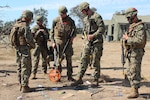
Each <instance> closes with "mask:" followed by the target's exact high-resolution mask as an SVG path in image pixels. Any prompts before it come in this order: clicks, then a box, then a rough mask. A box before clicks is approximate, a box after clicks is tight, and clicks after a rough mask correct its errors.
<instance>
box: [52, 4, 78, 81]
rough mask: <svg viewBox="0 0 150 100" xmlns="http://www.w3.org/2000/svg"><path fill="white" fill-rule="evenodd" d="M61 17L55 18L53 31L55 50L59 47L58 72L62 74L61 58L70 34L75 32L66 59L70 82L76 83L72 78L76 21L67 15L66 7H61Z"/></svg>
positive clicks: (66, 52) (59, 10)
mask: <svg viewBox="0 0 150 100" xmlns="http://www.w3.org/2000/svg"><path fill="white" fill-rule="evenodd" d="M58 12H59V15H60V16H59V17H57V18H55V19H54V20H53V23H52V29H51V40H52V42H53V48H56V47H57V49H58V50H57V51H59V54H58V56H57V61H56V62H57V64H56V66H58V70H59V71H60V73H61V72H62V66H61V63H60V61H59V60H60V59H61V58H60V57H61V56H62V51H63V49H64V46H65V45H66V42H67V40H68V38H70V37H69V36H70V33H71V32H72V30H74V35H73V37H71V38H70V39H71V42H70V43H69V45H68V47H67V49H66V51H65V58H66V63H67V76H68V80H69V81H74V79H73V78H72V73H73V69H72V56H73V47H72V43H73V39H74V37H75V36H76V26H75V23H74V20H73V19H72V18H71V17H69V15H67V12H68V10H67V8H66V7H65V6H60V7H59V9H58Z"/></svg>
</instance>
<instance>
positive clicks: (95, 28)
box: [71, 2, 105, 86]
mask: <svg viewBox="0 0 150 100" xmlns="http://www.w3.org/2000/svg"><path fill="white" fill-rule="evenodd" d="M79 9H80V11H81V12H82V14H84V15H85V16H86V17H85V18H84V32H85V33H86V34H87V38H86V39H85V46H84V49H83V52H82V56H81V64H80V70H79V73H78V78H77V81H76V82H74V83H72V84H71V85H72V86H76V85H79V84H83V81H82V78H83V76H84V73H85V71H86V69H87V66H88V62H89V60H90V59H89V55H90V52H91V49H93V62H92V63H93V68H94V70H95V72H94V82H93V83H94V85H98V79H99V77H100V59H101V56H102V51H103V37H102V34H103V33H104V31H105V26H104V22H103V19H102V17H101V16H100V15H99V14H98V13H96V12H94V11H92V10H91V9H90V7H89V3H87V2H83V3H81V4H80V5H79ZM95 82H96V84H95Z"/></svg>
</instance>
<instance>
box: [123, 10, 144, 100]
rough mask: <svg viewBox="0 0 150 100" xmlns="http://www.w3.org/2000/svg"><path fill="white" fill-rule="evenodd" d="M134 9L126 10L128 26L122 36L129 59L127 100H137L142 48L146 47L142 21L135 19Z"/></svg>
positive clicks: (135, 12) (135, 11)
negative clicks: (129, 89)
mask: <svg viewBox="0 0 150 100" xmlns="http://www.w3.org/2000/svg"><path fill="white" fill-rule="evenodd" d="M137 12H138V11H137V9H136V8H128V9H127V10H126V11H125V16H126V18H127V20H128V22H129V24H130V26H129V28H128V32H127V34H124V35H123V39H124V44H125V47H126V51H127V55H126V57H127V58H128V59H129V60H128V61H129V66H128V67H127V77H128V79H129V82H130V85H131V91H130V94H129V96H128V98H129V99H130V98H137V97H138V96H139V92H138V88H140V80H141V63H142V58H143V55H144V52H145V51H144V47H145V45H146V33H145V28H144V24H143V22H142V20H140V19H138V17H137Z"/></svg>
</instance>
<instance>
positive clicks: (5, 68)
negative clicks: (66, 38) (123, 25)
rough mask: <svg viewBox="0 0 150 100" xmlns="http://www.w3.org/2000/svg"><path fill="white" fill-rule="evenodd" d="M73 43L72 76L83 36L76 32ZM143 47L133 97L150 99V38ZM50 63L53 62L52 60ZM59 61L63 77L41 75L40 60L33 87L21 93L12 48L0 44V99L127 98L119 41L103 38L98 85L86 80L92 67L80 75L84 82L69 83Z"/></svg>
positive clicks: (89, 77)
mask: <svg viewBox="0 0 150 100" xmlns="http://www.w3.org/2000/svg"><path fill="white" fill-rule="evenodd" d="M73 47H74V56H73V66H74V68H73V71H74V73H73V77H74V78H76V75H77V73H78V66H79V64H80V62H79V58H80V53H81V50H82V40H81V38H80V36H79V35H78V36H77V37H76V38H75V41H74V45H73ZM145 51H146V52H145V55H144V57H143V62H142V77H143V80H142V82H141V88H140V89H139V92H140V96H139V98H137V99H135V100H148V99H150V73H149V72H150V67H149V61H150V42H148V43H147V45H146V48H145ZM50 63H51V66H52V65H53V62H50ZM62 64H63V72H62V79H61V80H62V81H61V82H58V83H54V82H52V81H50V80H49V78H48V76H44V75H43V73H42V71H41V62H40V65H39V69H38V74H37V78H38V79H36V80H32V79H30V81H29V86H30V87H31V88H32V90H33V91H32V92H30V93H21V92H20V91H19V85H18V81H17V73H16V70H17V67H16V63H15V53H14V50H13V49H12V48H9V47H6V46H5V45H3V44H0V100H127V98H126V97H127V94H126V93H125V91H126V90H128V89H129V88H130V87H129V84H128V82H127V81H125V80H124V75H123V73H122V72H123V71H122V64H121V45H120V42H107V41H105V42H104V51H103V56H102V59H101V74H102V81H101V82H100V83H99V84H100V86H99V87H97V88H93V87H91V86H90V84H89V83H91V81H92V79H93V77H92V73H93V69H90V68H88V69H87V71H86V74H85V76H84V77H83V80H84V85H82V86H80V87H71V86H70V84H71V82H68V81H67V77H66V67H65V61H63V62H62ZM125 66H127V64H125ZM50 70H51V69H49V70H48V72H49V71H50Z"/></svg>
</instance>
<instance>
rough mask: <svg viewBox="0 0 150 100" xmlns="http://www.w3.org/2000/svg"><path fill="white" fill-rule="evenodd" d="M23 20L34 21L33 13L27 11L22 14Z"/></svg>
mask: <svg viewBox="0 0 150 100" xmlns="http://www.w3.org/2000/svg"><path fill="white" fill-rule="evenodd" d="M22 18H27V19H32V18H33V13H32V12H31V11H30V10H25V11H23V13H22Z"/></svg>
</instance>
